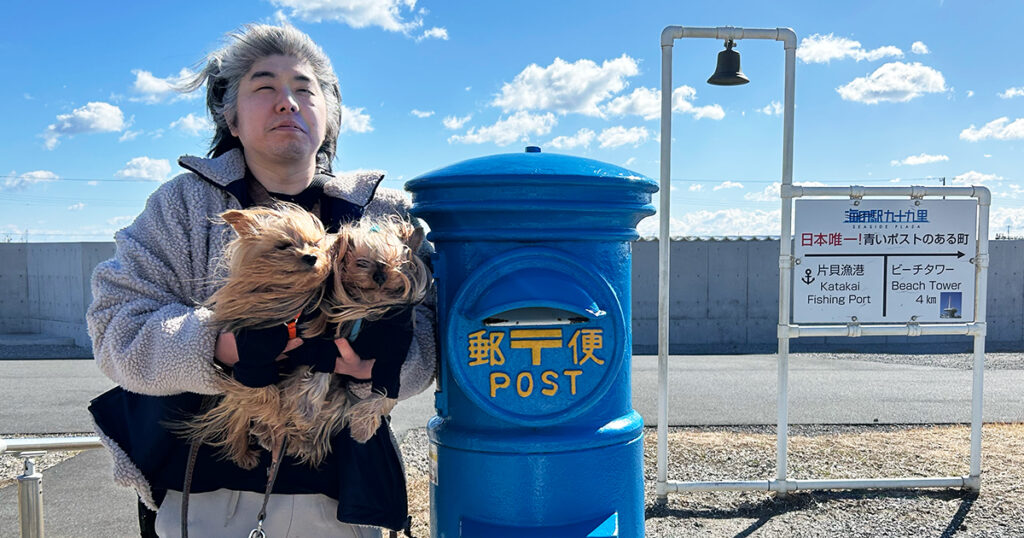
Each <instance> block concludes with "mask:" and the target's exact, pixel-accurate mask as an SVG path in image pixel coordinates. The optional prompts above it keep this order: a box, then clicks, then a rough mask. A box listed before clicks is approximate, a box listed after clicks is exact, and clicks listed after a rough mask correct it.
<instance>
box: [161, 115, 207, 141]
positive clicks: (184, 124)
mask: <svg viewBox="0 0 1024 538" xmlns="http://www.w3.org/2000/svg"><path fill="white" fill-rule="evenodd" d="M171 129H178V130H180V131H181V132H183V133H188V134H190V135H192V136H199V135H201V134H206V135H212V134H213V122H212V121H210V120H208V119H206V117H205V116H196V115H195V114H192V113H191V112H189V114H188V115H187V116H182V117H180V118H178V119H176V120H174V121H172V122H171Z"/></svg>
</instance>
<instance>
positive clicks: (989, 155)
mask: <svg viewBox="0 0 1024 538" xmlns="http://www.w3.org/2000/svg"><path fill="white" fill-rule="evenodd" d="M982 157H984V158H986V159H991V158H992V154H991V153H986V154H984V155H982Z"/></svg>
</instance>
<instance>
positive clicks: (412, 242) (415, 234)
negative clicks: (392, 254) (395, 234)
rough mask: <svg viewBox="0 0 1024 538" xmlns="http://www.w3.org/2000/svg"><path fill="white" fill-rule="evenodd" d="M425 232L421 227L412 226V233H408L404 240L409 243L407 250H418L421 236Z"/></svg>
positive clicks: (414, 252) (415, 251) (421, 242)
mask: <svg viewBox="0 0 1024 538" xmlns="http://www.w3.org/2000/svg"><path fill="white" fill-rule="evenodd" d="M410 227H411V226H410ZM425 233H426V232H424V231H423V228H413V230H412V233H411V234H409V237H408V238H407V239H406V240H405V244H406V245H409V250H411V251H412V253H413V254H416V253H417V252H419V251H420V246H421V245H422V244H423V237H424V234H425Z"/></svg>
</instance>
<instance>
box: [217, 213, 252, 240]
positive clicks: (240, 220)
mask: <svg viewBox="0 0 1024 538" xmlns="http://www.w3.org/2000/svg"><path fill="white" fill-rule="evenodd" d="M220 218H222V219H224V222H226V223H228V224H230V225H231V227H232V228H234V229H235V232H236V233H238V236H239V237H246V236H253V235H256V229H257V225H256V221H255V220H254V219H253V218H252V216H251V215H250V214H249V213H247V212H245V211H238V210H237V209H232V210H230V211H225V212H223V213H221V214H220Z"/></svg>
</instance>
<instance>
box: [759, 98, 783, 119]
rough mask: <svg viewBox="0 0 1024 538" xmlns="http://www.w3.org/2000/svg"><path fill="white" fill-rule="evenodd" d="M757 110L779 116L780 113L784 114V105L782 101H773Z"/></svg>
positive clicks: (768, 114)
mask: <svg viewBox="0 0 1024 538" xmlns="http://www.w3.org/2000/svg"><path fill="white" fill-rule="evenodd" d="M757 111H758V112H760V113H762V114H764V115H766V116H778V115H779V114H782V111H783V107H782V103H780V102H778V101H772V102H770V103H768V104H767V105H765V106H764V108H759V109H757Z"/></svg>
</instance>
